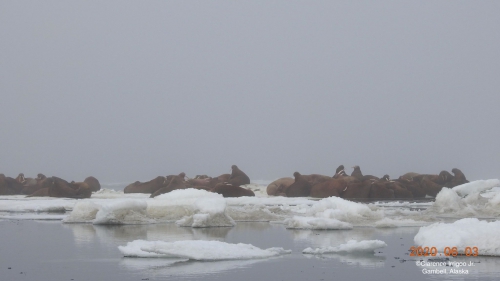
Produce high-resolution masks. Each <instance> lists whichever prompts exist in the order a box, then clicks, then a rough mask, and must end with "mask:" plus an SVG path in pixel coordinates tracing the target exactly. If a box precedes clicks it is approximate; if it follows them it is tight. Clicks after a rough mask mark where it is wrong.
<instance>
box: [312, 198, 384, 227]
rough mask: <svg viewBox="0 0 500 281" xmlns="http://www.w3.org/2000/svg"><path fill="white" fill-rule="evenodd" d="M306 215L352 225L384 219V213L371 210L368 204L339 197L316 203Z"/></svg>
mask: <svg viewBox="0 0 500 281" xmlns="http://www.w3.org/2000/svg"><path fill="white" fill-rule="evenodd" d="M306 215H308V216H313V217H320V218H329V219H337V220H340V221H344V222H349V223H352V224H359V223H365V222H367V221H372V220H379V219H381V218H383V216H384V214H383V211H381V210H377V211H373V210H371V209H370V208H369V207H368V206H367V205H366V204H362V203H356V202H352V201H349V200H344V199H342V198H339V197H329V198H325V199H322V200H320V201H318V202H316V203H315V204H314V205H313V206H312V207H311V208H310V209H308V210H307V213H306Z"/></svg>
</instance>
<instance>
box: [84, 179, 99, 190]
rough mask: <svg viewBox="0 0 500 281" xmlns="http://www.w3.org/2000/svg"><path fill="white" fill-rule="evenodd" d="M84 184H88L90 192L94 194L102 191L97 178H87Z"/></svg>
mask: <svg viewBox="0 0 500 281" xmlns="http://www.w3.org/2000/svg"><path fill="white" fill-rule="evenodd" d="M83 182H84V183H86V184H88V185H89V188H90V190H91V191H93V192H95V191H99V190H101V184H100V183H99V181H98V180H97V179H96V178H94V177H92V176H90V177H87V178H85V179H84V180H83Z"/></svg>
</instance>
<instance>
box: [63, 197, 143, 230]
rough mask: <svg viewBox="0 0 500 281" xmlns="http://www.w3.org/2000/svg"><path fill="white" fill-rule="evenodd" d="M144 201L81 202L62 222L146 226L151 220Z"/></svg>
mask: <svg viewBox="0 0 500 281" xmlns="http://www.w3.org/2000/svg"><path fill="white" fill-rule="evenodd" d="M146 209H147V203H146V201H145V200H133V199H125V200H120V201H102V202H100V203H99V204H97V203H95V202H94V201H91V200H82V201H80V202H78V203H76V204H75V206H74V207H73V211H72V212H71V213H70V214H69V215H68V216H67V217H66V218H65V219H64V220H63V222H65V223H81V222H92V223H93V224H147V223H151V220H150V219H149V218H148V217H147V213H146Z"/></svg>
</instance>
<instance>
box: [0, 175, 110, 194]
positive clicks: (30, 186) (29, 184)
mask: <svg viewBox="0 0 500 281" xmlns="http://www.w3.org/2000/svg"><path fill="white" fill-rule="evenodd" d="M100 189H101V184H100V183H99V181H98V180H97V179H96V178H94V177H87V178H86V179H85V180H84V181H83V182H75V181H72V182H67V181H65V180H63V179H61V178H58V177H46V176H45V175H44V174H38V175H37V177H36V178H25V177H24V174H23V173H20V174H19V175H18V176H17V177H16V178H15V179H14V178H11V177H6V176H5V175H4V174H0V195H27V196H28V197H42V196H49V197H65V198H90V196H91V194H92V192H94V191H98V190H100Z"/></svg>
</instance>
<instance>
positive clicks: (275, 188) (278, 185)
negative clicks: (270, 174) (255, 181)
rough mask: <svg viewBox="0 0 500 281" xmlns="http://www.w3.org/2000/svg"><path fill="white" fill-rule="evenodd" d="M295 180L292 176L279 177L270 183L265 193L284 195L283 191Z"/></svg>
mask: <svg viewBox="0 0 500 281" xmlns="http://www.w3.org/2000/svg"><path fill="white" fill-rule="evenodd" d="M294 181H295V180H294V179H293V178H281V179H277V180H275V181H273V182H272V183H270V184H269V185H268V186H267V188H266V191H267V195H272V196H286V194H285V193H284V191H285V190H286V189H287V188H288V187H289V186H290V185H292V183H293V182H294Z"/></svg>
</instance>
